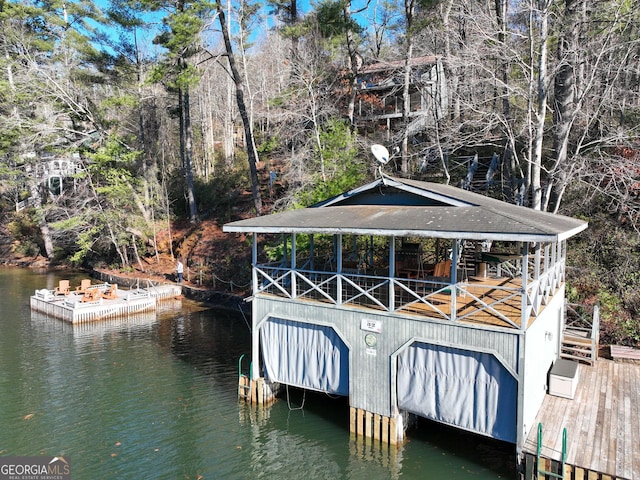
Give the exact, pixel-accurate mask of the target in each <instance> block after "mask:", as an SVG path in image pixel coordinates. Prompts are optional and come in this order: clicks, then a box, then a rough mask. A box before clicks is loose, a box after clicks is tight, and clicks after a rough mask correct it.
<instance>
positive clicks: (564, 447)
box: [536, 422, 567, 479]
mask: <svg viewBox="0 0 640 480" xmlns="http://www.w3.org/2000/svg"><path fill="white" fill-rule="evenodd" d="M541 451H542V422H540V423H538V448H537V451H536V471H537V475H540V474H542V475H549V476H550V477H553V478H561V479H564V465H565V463H566V461H567V429H566V428H563V429H562V464H561V466H560V473H555V472H548V471H546V470H544V469H542V468H540V452H541Z"/></svg>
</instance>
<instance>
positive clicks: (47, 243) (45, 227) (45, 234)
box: [38, 214, 55, 260]
mask: <svg viewBox="0 0 640 480" xmlns="http://www.w3.org/2000/svg"><path fill="white" fill-rule="evenodd" d="M38 224H39V227H40V233H41V235H42V241H43V242H44V251H45V254H46V255H47V258H48V259H49V260H51V259H52V258H53V256H54V253H55V251H54V249H53V240H52V239H51V231H50V230H49V224H47V220H46V219H45V218H44V214H43V215H42V218H40V221H39V222H38Z"/></svg>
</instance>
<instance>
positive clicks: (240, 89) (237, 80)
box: [216, 0, 262, 215]
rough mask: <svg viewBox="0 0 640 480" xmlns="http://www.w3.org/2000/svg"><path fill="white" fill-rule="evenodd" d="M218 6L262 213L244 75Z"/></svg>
mask: <svg viewBox="0 0 640 480" xmlns="http://www.w3.org/2000/svg"><path fill="white" fill-rule="evenodd" d="M216 8H217V10H218V18H219V20H220V27H221V28H222V38H223V39H224V46H225V50H226V51H227V59H228V60H229V69H230V70H231V76H232V79H233V83H234V84H235V87H236V103H237V104H238V111H239V112H240V117H241V118H242V125H243V127H244V135H245V141H246V145H245V146H246V148H247V158H248V160H249V170H250V171H251V193H252V194H253V206H254V208H255V210H256V214H257V215H260V213H261V212H262V199H261V198H260V185H259V182H258V170H257V163H258V152H257V151H256V146H255V141H254V138H253V127H252V125H251V121H250V120H249V114H248V112H247V107H246V105H245V101H244V85H243V83H244V81H243V79H242V75H240V72H239V71H238V67H237V65H236V60H235V57H234V55H233V48H232V46H231V37H230V33H229V29H228V28H227V21H226V16H225V13H224V9H223V8H222V5H221V3H220V0H216Z"/></svg>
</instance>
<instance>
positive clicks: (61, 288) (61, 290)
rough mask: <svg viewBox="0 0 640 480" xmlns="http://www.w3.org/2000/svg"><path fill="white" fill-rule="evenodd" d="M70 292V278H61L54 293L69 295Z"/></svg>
mask: <svg viewBox="0 0 640 480" xmlns="http://www.w3.org/2000/svg"><path fill="white" fill-rule="evenodd" d="M70 292H71V289H70V287H69V280H60V282H58V286H57V287H56V289H55V290H54V292H53V293H54V295H69V293H70Z"/></svg>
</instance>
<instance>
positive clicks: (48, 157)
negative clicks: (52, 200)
mask: <svg viewBox="0 0 640 480" xmlns="http://www.w3.org/2000/svg"><path fill="white" fill-rule="evenodd" d="M23 160H28V162H25V164H24V167H23V168H24V177H25V184H26V186H27V187H28V188H29V197H28V198H27V199H24V200H22V201H20V202H18V203H17V204H16V211H20V210H22V209H24V208H26V207H28V206H38V205H40V204H41V203H42V202H43V200H46V197H48V196H51V197H57V196H59V195H62V194H63V193H64V192H66V191H70V190H71V191H72V190H74V189H75V186H76V175H77V174H78V173H80V172H81V171H82V170H83V166H82V161H81V159H80V155H79V154H78V153H73V154H71V155H52V154H41V155H36V154H35V152H34V153H31V154H29V155H26V156H25V157H24V158H23ZM43 197H44V198H43Z"/></svg>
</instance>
